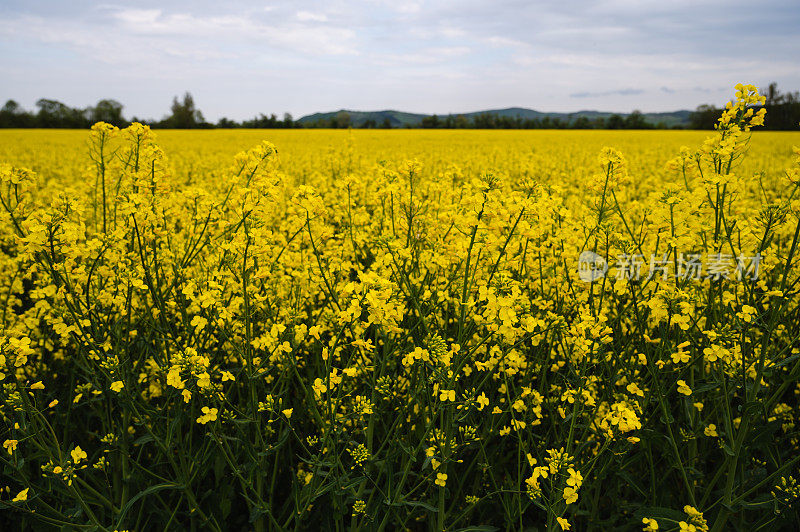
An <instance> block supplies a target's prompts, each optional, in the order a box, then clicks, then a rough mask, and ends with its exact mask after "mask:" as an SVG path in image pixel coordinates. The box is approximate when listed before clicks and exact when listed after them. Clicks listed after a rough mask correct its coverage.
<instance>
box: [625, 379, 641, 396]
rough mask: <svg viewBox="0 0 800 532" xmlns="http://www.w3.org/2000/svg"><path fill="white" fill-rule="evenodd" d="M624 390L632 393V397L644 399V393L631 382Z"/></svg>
mask: <svg viewBox="0 0 800 532" xmlns="http://www.w3.org/2000/svg"><path fill="white" fill-rule="evenodd" d="M626 389H627V390H628V392H629V393H632V394H633V395H638V396H639V397H644V392H643V391H642V389H641V388H639V387H638V386H636V384H635V383H633V382H632V383H630V384H629V385H628V386H626Z"/></svg>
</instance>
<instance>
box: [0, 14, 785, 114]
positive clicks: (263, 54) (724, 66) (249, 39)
mask: <svg viewBox="0 0 800 532" xmlns="http://www.w3.org/2000/svg"><path fill="white" fill-rule="evenodd" d="M129 4H130V5H128V6H126V5H123V4H113V3H104V2H91V1H86V0H71V1H69V2H63V1H35V0H33V1H32V0H2V2H0V76H1V77H0V79H2V81H1V82H0V100H2V101H5V100H6V99H9V98H13V99H15V100H17V101H18V102H20V103H21V104H22V105H23V106H24V107H26V108H28V109H33V108H34V103H35V102H36V100H37V99H38V98H41V97H46V98H53V99H57V100H61V101H63V102H65V103H67V104H69V105H72V106H78V107H84V106H88V105H91V104H94V103H95V102H96V101H97V100H99V99H101V98H114V99H117V100H119V101H120V102H122V103H123V104H124V105H125V114H126V116H128V117H130V116H132V115H136V116H139V117H141V118H161V117H162V116H164V115H165V114H166V113H167V111H168V108H169V104H170V102H171V100H172V97H173V96H174V95H176V94H182V93H183V92H184V91H187V90H188V91H190V92H192V94H193V95H194V97H195V101H196V103H197V105H198V107H199V108H200V109H201V110H202V111H203V113H204V114H205V116H206V118H207V119H209V120H216V119H218V118H220V117H221V116H227V117H229V118H234V119H243V118H249V117H252V116H254V115H256V114H257V113H261V112H263V113H267V114H268V113H273V112H274V113H276V114H278V115H281V114H282V113H283V112H286V111H288V112H291V113H292V114H294V115H295V117H299V116H302V115H304V114H307V113H311V112H315V111H330V110H336V109H340V108H347V109H359V110H378V109H387V108H388V109H400V110H405V111H411V112H426V113H428V112H429V113H432V112H438V113H448V112H454V113H457V112H467V111H475V110H481V109H491V108H501V107H511V106H521V107H530V108H534V109H538V110H543V111H566V112H569V111H577V110H580V109H597V110H604V111H620V112H629V111H631V110H633V109H641V110H644V111H670V110H676V109H693V108H694V107H696V106H697V105H698V104H702V103H716V104H721V103H723V102H724V101H726V100H727V99H728V98H729V97H730V96H731V95H732V92H733V90H732V87H733V85H735V84H736V83H737V82H750V83H754V84H756V85H759V86H765V85H766V84H767V83H769V82H770V81H777V82H778V85H779V87H781V88H783V89H784V90H789V89H791V90H799V89H800V38H798V35H797V33H798V29H800V1H798V0H760V1H759V2H752V1H746V2H745V1H740V0H724V1H723V0H720V1H716V0H714V1H702V0H659V1H657V2H650V1H647V0H608V1H601V2H594V1H586V0H580V1H570V0H562V1H557V0H555V1H554V0H549V1H546V2H530V1H522V0H493V1H471V0H467V1H460V2H457V1H452V0H451V1H446V0H437V1H431V2H423V1H416V0H408V1H404V0H393V1H390V0H386V1H384V0H372V1H361V2H356V1H350V2H343V1H339V0H327V1H319V2H317V1H311V2H303V1H274V2H241V1H238V2H237V1H220V0H215V1H207V0H191V1H190V0H184V1H180V2H149V1H138V2H135V7H132V6H133V5H134V3H132V2H131V3H129Z"/></svg>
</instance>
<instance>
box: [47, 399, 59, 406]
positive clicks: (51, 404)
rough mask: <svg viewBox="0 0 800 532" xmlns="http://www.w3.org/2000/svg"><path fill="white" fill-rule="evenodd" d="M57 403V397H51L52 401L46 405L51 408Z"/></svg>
mask: <svg viewBox="0 0 800 532" xmlns="http://www.w3.org/2000/svg"><path fill="white" fill-rule="evenodd" d="M57 404H58V399H53V400H52V401H50V404H49V405H47V406H49V407H50V408H53V407H54V406H56V405H57Z"/></svg>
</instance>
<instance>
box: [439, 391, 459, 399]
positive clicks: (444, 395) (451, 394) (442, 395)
mask: <svg viewBox="0 0 800 532" xmlns="http://www.w3.org/2000/svg"><path fill="white" fill-rule="evenodd" d="M439 400H440V401H455V400H456V391H455V390H442V391H441V392H439Z"/></svg>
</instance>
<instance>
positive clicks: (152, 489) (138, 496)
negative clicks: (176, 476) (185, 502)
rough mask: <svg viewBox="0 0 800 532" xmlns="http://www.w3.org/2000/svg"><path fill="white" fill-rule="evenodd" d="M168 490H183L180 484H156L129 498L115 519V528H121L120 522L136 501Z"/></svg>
mask: <svg viewBox="0 0 800 532" xmlns="http://www.w3.org/2000/svg"><path fill="white" fill-rule="evenodd" d="M168 489H183V486H182V485H181V484H156V485H155V486H150V487H149V488H147V489H145V490H143V491H140V492H139V493H137V494H136V495H134V496H133V497H131V499H130V500H129V501H128V502H126V503H125V506H123V507H122V508H121V509H120V511H119V516H118V517H117V526H116V527H115V528H120V527H121V526H122V521H123V520H124V519H125V514H127V513H128V510H130V509H131V507H133V505H134V504H135V503H136V501H138V500H139V499H141V498H143V497H147V496H148V495H150V494H152V493H155V492H157V491H161V490H168Z"/></svg>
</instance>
